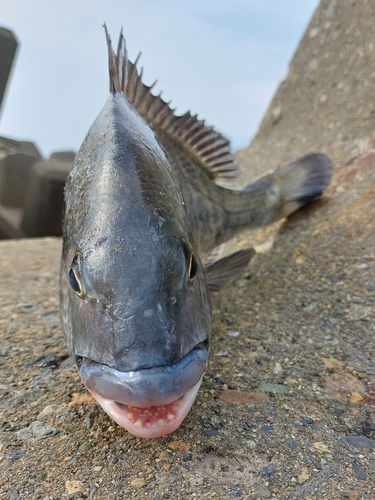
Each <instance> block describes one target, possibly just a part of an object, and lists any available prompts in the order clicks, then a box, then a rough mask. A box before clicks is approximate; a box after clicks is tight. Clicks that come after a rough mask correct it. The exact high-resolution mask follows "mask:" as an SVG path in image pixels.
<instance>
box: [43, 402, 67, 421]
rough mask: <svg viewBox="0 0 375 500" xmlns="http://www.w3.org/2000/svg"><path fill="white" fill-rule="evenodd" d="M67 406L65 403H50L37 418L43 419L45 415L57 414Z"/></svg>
mask: <svg viewBox="0 0 375 500" xmlns="http://www.w3.org/2000/svg"><path fill="white" fill-rule="evenodd" d="M66 409H67V408H66V406H65V405H48V406H46V407H45V408H43V410H42V411H41V412H40V413H39V414H38V416H37V419H38V420H42V419H43V418H44V417H48V416H50V415H57V414H58V413H61V412H63V411H65V410H66Z"/></svg>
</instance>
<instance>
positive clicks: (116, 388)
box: [79, 344, 208, 413]
mask: <svg viewBox="0 0 375 500" xmlns="http://www.w3.org/2000/svg"><path fill="white" fill-rule="evenodd" d="M207 360H208V349H207V348H206V346H205V345H204V344H198V345H197V346H196V347H195V348H194V349H192V350H191V351H190V352H189V353H188V354H187V355H186V356H185V357H184V358H182V359H181V360H179V361H178V362H177V363H175V364H173V365H169V366H162V367H155V368H147V369H142V370H137V371H129V372H120V371H118V370H116V369H115V368H112V367H110V366H107V365H104V364H101V363H98V362H96V361H92V360H90V359H88V358H82V363H81V366H80V368H79V372H80V375H81V378H82V381H83V383H84V384H85V386H86V387H87V389H88V390H89V391H90V392H92V393H95V394H97V395H98V396H100V397H101V398H104V400H109V401H115V402H116V403H117V404H123V405H127V406H134V407H137V408H149V407H151V406H160V405H168V404H170V403H173V402H175V401H177V400H179V399H180V398H181V397H182V396H184V395H185V394H187V393H188V391H189V390H190V389H191V388H193V387H195V386H196V385H197V384H198V382H199V381H200V380H201V379H202V376H203V374H204V372H205V371H206V369H207ZM130 413H131V412H130Z"/></svg>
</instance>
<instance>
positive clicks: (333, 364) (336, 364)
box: [322, 358, 344, 370]
mask: <svg viewBox="0 0 375 500" xmlns="http://www.w3.org/2000/svg"><path fill="white" fill-rule="evenodd" d="M322 360H323V363H324V366H325V367H326V368H332V369H333V370H343V369H344V364H343V363H342V362H341V361H339V360H338V359H335V358H322Z"/></svg>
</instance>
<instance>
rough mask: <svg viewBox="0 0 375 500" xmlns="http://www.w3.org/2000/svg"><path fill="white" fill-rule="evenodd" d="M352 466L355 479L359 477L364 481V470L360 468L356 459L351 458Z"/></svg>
mask: <svg viewBox="0 0 375 500" xmlns="http://www.w3.org/2000/svg"><path fill="white" fill-rule="evenodd" d="M352 466H353V471H354V474H355V475H356V477H357V479H361V480H362V481H366V477H367V475H366V471H365V470H364V469H362V467H361V466H360V465H359V463H358V462H357V461H356V460H353V462H352Z"/></svg>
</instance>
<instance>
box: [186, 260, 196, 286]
mask: <svg viewBox="0 0 375 500" xmlns="http://www.w3.org/2000/svg"><path fill="white" fill-rule="evenodd" d="M197 272H198V262H197V259H196V258H195V257H194V255H193V254H190V258H189V266H188V277H189V278H188V279H189V283H192V282H193V279H194V278H195V275H196V274H197Z"/></svg>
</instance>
